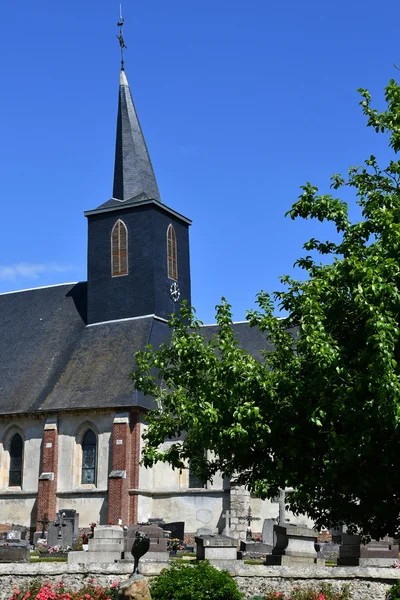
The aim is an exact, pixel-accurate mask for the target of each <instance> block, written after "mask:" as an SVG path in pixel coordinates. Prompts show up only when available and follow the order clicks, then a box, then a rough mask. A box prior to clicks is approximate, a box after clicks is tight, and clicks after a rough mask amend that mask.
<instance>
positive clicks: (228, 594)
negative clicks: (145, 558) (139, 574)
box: [150, 561, 244, 600]
mask: <svg viewBox="0 0 400 600" xmlns="http://www.w3.org/2000/svg"><path fill="white" fill-rule="evenodd" d="M150 591H151V597H152V600H242V599H243V597H244V596H243V594H242V593H241V592H239V590H238V587H237V584H236V581H234V579H232V577H231V576H230V575H229V573H228V572H227V571H218V569H216V568H215V567H212V566H211V565H210V564H209V563H208V561H201V562H198V563H195V564H193V565H188V564H183V563H176V562H175V563H173V564H171V568H170V569H163V570H162V571H161V574H160V575H159V576H158V577H157V578H155V580H154V581H153V582H152V583H151V589H150Z"/></svg>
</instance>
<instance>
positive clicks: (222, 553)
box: [194, 534, 238, 565]
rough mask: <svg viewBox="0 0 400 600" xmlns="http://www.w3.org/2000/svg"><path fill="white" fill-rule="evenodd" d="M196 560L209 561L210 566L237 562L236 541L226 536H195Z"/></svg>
mask: <svg viewBox="0 0 400 600" xmlns="http://www.w3.org/2000/svg"><path fill="white" fill-rule="evenodd" d="M194 541H195V542H196V560H209V561H210V562H211V564H214V565H218V564H219V563H220V562H221V563H222V562H226V561H236V560H237V544H238V540H237V539H235V538H231V537H228V536H226V535H220V534H211V535H202V536H196V537H195V538H194Z"/></svg>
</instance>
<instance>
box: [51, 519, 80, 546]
mask: <svg viewBox="0 0 400 600" xmlns="http://www.w3.org/2000/svg"><path fill="white" fill-rule="evenodd" d="M73 539H74V523H73V521H71V519H66V518H65V513H64V511H60V512H59V513H58V515H57V518H56V520H55V521H53V522H50V524H49V527H48V530H47V548H52V547H54V546H69V547H70V548H72V544H73Z"/></svg>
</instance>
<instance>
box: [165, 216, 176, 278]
mask: <svg viewBox="0 0 400 600" xmlns="http://www.w3.org/2000/svg"><path fill="white" fill-rule="evenodd" d="M167 253H168V277H170V278H171V279H178V253H177V248H176V233H175V229H174V226H173V225H169V226H168V231H167Z"/></svg>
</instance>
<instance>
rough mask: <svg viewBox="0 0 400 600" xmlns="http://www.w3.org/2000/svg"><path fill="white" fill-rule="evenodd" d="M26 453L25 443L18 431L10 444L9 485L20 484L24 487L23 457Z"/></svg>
mask: <svg viewBox="0 0 400 600" xmlns="http://www.w3.org/2000/svg"><path fill="white" fill-rule="evenodd" d="M23 455H24V443H23V441H22V437H21V436H20V435H19V433H16V434H15V435H14V437H13V439H12V440H11V444H10V470H9V474H8V485H9V486H14V485H19V486H20V487H22V459H23Z"/></svg>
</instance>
